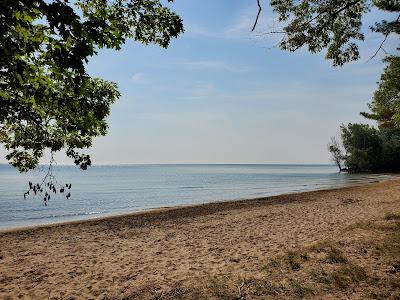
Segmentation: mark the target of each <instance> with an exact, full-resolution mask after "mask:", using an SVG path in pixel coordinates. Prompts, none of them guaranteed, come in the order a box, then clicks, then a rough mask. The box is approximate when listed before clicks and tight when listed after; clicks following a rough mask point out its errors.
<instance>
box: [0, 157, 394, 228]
mask: <svg viewBox="0 0 400 300" xmlns="http://www.w3.org/2000/svg"><path fill="white" fill-rule="evenodd" d="M55 175H56V176H57V180H58V181H59V182H60V183H71V184H72V192H71V194H72V196H71V198H70V199H69V200H66V199H65V198H63V197H60V196H59V195H58V196H55V197H52V199H51V200H50V202H49V204H48V206H47V207H45V206H44V204H43V202H42V201H41V200H40V199H39V198H28V199H27V200H24V199H23V193H24V192H25V191H26V190H27V183H28V181H29V180H34V181H35V182H39V181H40V180H41V178H42V177H43V176H44V172H43V171H42V172H40V171H34V172H33V173H31V174H29V175H26V174H25V175H21V174H19V173H18V172H17V171H16V170H14V169H13V168H12V167H10V166H8V165H0V228H2V229H4V228H11V227H19V226H27V225H36V224H47V223H55V222H62V221H71V220H80V219H87V218H93V217H99V216H102V215H111V214H119V213H126V212H134V211H140V210H146V209H150V208H157V207H165V206H176V205H185V204H195V203H206V202H213V201H221V200H233V199H241V198H256V197H261V196H269V195H278V194H283V193H291V192H299V191H307V190H316V189H324V188H331V187H341V186H347V185H351V184H355V183H360V182H369V181H375V180H382V179H386V178H389V177H391V175H382V174H380V175H375V174H339V173H338V172H337V169H336V168H335V167H334V166H330V165H129V166H94V167H91V168H90V169H89V170H87V171H81V170H79V169H77V168H76V167H73V166H59V167H56V169H55Z"/></svg>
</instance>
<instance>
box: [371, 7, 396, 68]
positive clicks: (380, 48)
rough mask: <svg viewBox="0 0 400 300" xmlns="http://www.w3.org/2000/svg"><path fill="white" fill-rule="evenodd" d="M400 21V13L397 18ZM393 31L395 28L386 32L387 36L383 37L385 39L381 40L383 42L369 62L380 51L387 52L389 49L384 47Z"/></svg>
mask: <svg viewBox="0 0 400 300" xmlns="http://www.w3.org/2000/svg"><path fill="white" fill-rule="evenodd" d="M399 21H400V14H399V15H398V17H397V19H396V23H398V22H399ZM392 32H393V29H390V30H388V32H386V34H385V37H384V39H383V41H382V42H381V44H380V45H379V48H378V49H376V51H375V53H374V54H373V55H372V56H371V57H370V58H369V59H368V60H367V62H369V61H370V60H372V59H374V58H375V57H376V56H377V55H378V53H379V51H381V50H382V51H383V52H384V53H385V54H387V51H386V50H385V49H383V45H384V44H385V42H386V40H387V39H388V37H389V35H390V34H391V33H392Z"/></svg>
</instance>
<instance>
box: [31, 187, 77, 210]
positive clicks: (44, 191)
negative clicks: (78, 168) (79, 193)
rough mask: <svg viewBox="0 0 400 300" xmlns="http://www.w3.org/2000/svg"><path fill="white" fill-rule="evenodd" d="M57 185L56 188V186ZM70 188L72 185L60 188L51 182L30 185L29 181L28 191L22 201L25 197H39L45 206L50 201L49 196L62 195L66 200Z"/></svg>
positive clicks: (69, 194)
mask: <svg viewBox="0 0 400 300" xmlns="http://www.w3.org/2000/svg"><path fill="white" fill-rule="evenodd" d="M56 185H58V186H56ZM71 187H72V184H70V183H69V184H68V183H67V184H65V186H61V185H59V184H58V183H53V182H46V183H44V182H42V183H41V184H39V183H32V182H31V181H29V189H28V190H27V191H26V192H25V193H24V199H26V197H27V196H29V195H32V196H33V197H36V196H40V197H43V202H44V205H45V206H47V203H48V201H50V199H51V194H54V195H55V194H57V192H59V193H60V194H63V195H64V196H65V198H66V199H67V200H68V199H69V198H70V197H71V191H70V190H71Z"/></svg>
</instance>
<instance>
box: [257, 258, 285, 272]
mask: <svg viewBox="0 0 400 300" xmlns="http://www.w3.org/2000/svg"><path fill="white" fill-rule="evenodd" d="M280 266H281V261H280V260H279V259H277V258H270V259H269V260H268V262H267V263H266V264H265V265H264V266H263V267H262V268H261V270H262V271H268V270H271V269H276V268H279V267H280Z"/></svg>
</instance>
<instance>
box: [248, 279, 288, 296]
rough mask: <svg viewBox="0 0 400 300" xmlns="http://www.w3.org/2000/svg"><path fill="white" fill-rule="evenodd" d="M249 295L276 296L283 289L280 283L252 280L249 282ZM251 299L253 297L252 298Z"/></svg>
mask: <svg viewBox="0 0 400 300" xmlns="http://www.w3.org/2000/svg"><path fill="white" fill-rule="evenodd" d="M247 286H248V288H247V295H249V296H253V297H254V296H258V297H259V296H276V295H279V294H280V293H281V291H282V288H281V287H280V286H279V285H276V284H275V283H273V282H270V281H264V280H256V279H253V280H250V281H248V283H247ZM250 299H251V298H250Z"/></svg>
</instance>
